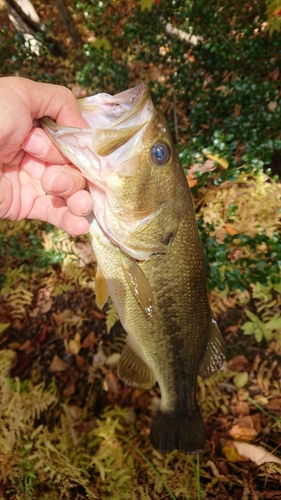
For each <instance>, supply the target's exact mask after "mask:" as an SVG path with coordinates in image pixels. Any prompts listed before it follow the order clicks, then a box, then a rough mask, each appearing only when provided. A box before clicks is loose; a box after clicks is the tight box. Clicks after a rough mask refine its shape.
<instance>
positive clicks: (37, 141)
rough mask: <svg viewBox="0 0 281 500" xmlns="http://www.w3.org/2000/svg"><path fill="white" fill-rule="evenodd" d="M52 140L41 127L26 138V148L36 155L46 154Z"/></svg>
mask: <svg viewBox="0 0 281 500" xmlns="http://www.w3.org/2000/svg"><path fill="white" fill-rule="evenodd" d="M50 145H51V142H50V140H49V139H48V137H47V136H46V134H45V133H44V132H43V130H42V131H41V129H35V130H33V131H32V132H31V134H30V135H29V137H27V138H26V139H25V142H24V149H25V151H27V152H28V153H30V154H32V155H34V156H44V155H46V154H47V153H48V151H49V149H50Z"/></svg>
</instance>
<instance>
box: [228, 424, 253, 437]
mask: <svg viewBox="0 0 281 500" xmlns="http://www.w3.org/2000/svg"><path fill="white" fill-rule="evenodd" d="M257 434H258V433H257V431H256V430H255V429H254V428H253V427H246V426H243V425H239V424H235V425H234V426H233V427H232V428H231V429H230V431H229V435H230V436H232V437H234V438H235V439H245V440H247V441H252V440H253V439H254V438H255V437H256V436H257Z"/></svg>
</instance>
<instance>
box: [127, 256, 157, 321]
mask: <svg viewBox="0 0 281 500" xmlns="http://www.w3.org/2000/svg"><path fill="white" fill-rule="evenodd" d="M122 269H123V272H124V276H125V278H126V280H127V282H128V284H129V287H130V289H131V291H132V292H133V294H134V296H135V298H136V299H137V301H138V303H139V305H140V306H141V308H142V310H143V312H144V313H145V315H146V317H147V318H148V319H149V320H150V321H151V322H152V323H153V318H154V300H153V294H152V290H151V288H150V285H149V283H148V281H147V279H146V277H145V275H144V273H143V272H142V270H141V268H140V267H139V265H138V264H137V263H136V261H135V260H133V259H126V260H125V259H123V261H122Z"/></svg>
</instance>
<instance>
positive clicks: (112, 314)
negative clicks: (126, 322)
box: [105, 302, 119, 333]
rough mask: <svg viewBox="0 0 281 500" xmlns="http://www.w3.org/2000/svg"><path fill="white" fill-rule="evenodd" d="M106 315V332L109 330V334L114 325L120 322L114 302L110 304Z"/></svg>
mask: <svg viewBox="0 0 281 500" xmlns="http://www.w3.org/2000/svg"><path fill="white" fill-rule="evenodd" d="M105 314H106V319H105V324H106V330H107V333H109V332H110V330H111V329H112V328H113V327H114V325H115V324H116V323H117V321H118V320H119V316H118V313H117V311H116V309H115V306H114V304H113V303H112V302H110V303H109V305H108V309H107V311H106V313H105Z"/></svg>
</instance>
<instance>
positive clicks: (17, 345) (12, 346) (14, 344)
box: [8, 342, 21, 351]
mask: <svg viewBox="0 0 281 500" xmlns="http://www.w3.org/2000/svg"><path fill="white" fill-rule="evenodd" d="M8 347H9V349H12V350H13V351H16V350H17V349H20V347H21V344H20V343H19V342H10V343H9V344H8Z"/></svg>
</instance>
